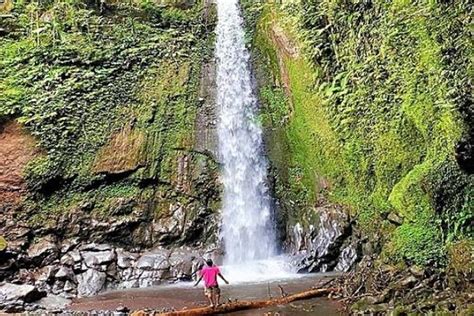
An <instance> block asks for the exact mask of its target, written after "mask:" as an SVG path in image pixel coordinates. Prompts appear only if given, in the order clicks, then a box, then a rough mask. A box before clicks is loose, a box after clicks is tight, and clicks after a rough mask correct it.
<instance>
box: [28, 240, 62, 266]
mask: <svg viewBox="0 0 474 316" xmlns="http://www.w3.org/2000/svg"><path fill="white" fill-rule="evenodd" d="M27 253H28V257H29V258H30V260H32V261H33V262H34V263H35V264H36V265H47V264H50V263H52V262H53V261H54V260H55V259H56V258H57V254H58V253H59V249H58V247H57V246H56V244H55V243H54V242H53V241H52V240H51V239H49V238H43V239H41V240H39V241H37V242H36V243H35V244H33V245H32V246H30V248H29V249H28V251H27Z"/></svg>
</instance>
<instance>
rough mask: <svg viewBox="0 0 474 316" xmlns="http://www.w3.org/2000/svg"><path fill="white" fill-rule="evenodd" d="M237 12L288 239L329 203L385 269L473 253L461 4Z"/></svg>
mask: <svg viewBox="0 0 474 316" xmlns="http://www.w3.org/2000/svg"><path fill="white" fill-rule="evenodd" d="M244 4H245V6H246V8H247V10H246V12H247V17H248V21H249V34H250V35H251V40H249V43H251V44H252V46H253V47H254V52H255V63H256V67H257V77H259V80H258V81H259V85H260V98H261V102H262V105H263V107H264V109H265V113H264V114H263V115H262V120H263V124H265V125H267V126H268V129H267V130H268V133H267V134H268V144H269V145H268V152H269V155H270V158H271V160H272V162H273V166H274V168H275V174H276V177H277V180H276V181H277V184H276V192H277V195H278V197H279V200H280V202H281V203H282V209H283V213H282V217H283V222H286V223H287V224H288V227H287V241H290V242H292V243H293V244H294V242H295V237H294V235H295V232H298V231H306V232H308V234H309V235H310V236H314V235H315V234H317V232H313V233H312V232H311V231H312V230H313V228H312V227H311V226H313V227H314V226H316V228H317V225H319V224H318V223H319V222H320V219H321V214H322V212H324V210H321V207H320V206H324V205H334V204H335V205H339V206H342V207H343V208H344V209H345V210H346V213H347V214H348V215H349V216H350V218H351V221H352V222H353V225H351V226H352V227H353V228H354V229H356V230H357V234H359V235H360V236H370V237H368V238H369V239H368V240H366V242H364V243H362V245H363V247H364V249H363V250H364V253H365V254H374V253H381V254H382V258H384V260H385V261H386V262H392V263H394V262H395V263H396V262H398V263H408V264H419V265H427V264H429V265H432V264H434V265H439V266H445V265H446V264H449V262H450V260H451V261H452V260H454V261H455V260H456V258H453V257H450V256H449V253H452V249H456V247H461V248H462V247H464V245H466V243H467V244H470V245H471V246H470V247H472V226H471V224H472V214H473V207H474V202H473V200H472V197H473V184H474V181H473V175H472V163H473V160H472V159H473V156H472V146H473V144H472V143H473V138H472V137H473V134H472V133H473V124H472V122H473V107H472V95H471V93H470V89H471V88H472V82H471V79H470V78H471V76H470V75H469V74H470V73H471V72H472V65H471V63H470V61H469V59H470V56H472V42H470V41H469V32H468V24H469V21H470V18H469V16H470V13H472V12H471V11H470V10H471V8H470V6H469V5H468V4H467V2H462V1H461V2H449V1H448V2H446V3H445V2H443V3H441V2H440V3H435V2H433V3H431V2H430V3H417V4H412V3H411V2H409V1H394V2H393V3H392V2H390V3H385V2H384V3H382V2H377V1H283V2H280V3H275V2H270V1H269V2H268V3H254V2H249V1H244ZM297 223H299V224H298V225H297V226H296V229H295V228H294V227H295V226H294V225H296V224H297ZM298 238H299V237H298ZM298 238H296V240H298ZM310 238H311V237H310ZM298 243H299V244H301V241H298ZM293 246H294V245H293ZM298 247H300V246H298Z"/></svg>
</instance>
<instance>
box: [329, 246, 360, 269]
mask: <svg viewBox="0 0 474 316" xmlns="http://www.w3.org/2000/svg"><path fill="white" fill-rule="evenodd" d="M358 258H359V255H358V251H357V244H356V243H351V244H349V245H347V246H346V247H345V248H344V249H343V250H342V251H341V254H340V255H339V258H338V260H337V261H338V262H337V265H336V267H335V268H334V270H336V271H340V272H347V271H349V270H350V269H351V268H352V266H353V265H354V263H355V262H356V261H357V259H358Z"/></svg>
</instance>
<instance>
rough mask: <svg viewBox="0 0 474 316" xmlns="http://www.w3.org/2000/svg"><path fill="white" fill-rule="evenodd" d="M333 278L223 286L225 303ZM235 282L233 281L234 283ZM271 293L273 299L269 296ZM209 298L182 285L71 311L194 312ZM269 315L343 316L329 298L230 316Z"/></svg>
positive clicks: (129, 293) (93, 301) (106, 297)
mask: <svg viewBox="0 0 474 316" xmlns="http://www.w3.org/2000/svg"><path fill="white" fill-rule="evenodd" d="M332 276H333V275H331V274H312V275H302V276H299V277H297V278H292V279H284V280H273V281H269V282H258V283H239V284H230V285H222V286H221V290H222V299H221V302H226V301H227V300H229V299H231V300H235V299H237V300H259V299H267V298H269V296H270V295H271V296H272V297H280V295H281V293H280V289H279V287H278V285H281V287H282V288H283V289H284V291H285V292H287V293H288V294H293V293H297V292H302V291H305V290H308V289H310V288H311V287H313V286H315V285H317V284H318V283H322V282H324V281H325V279H327V278H329V277H332ZM230 281H231V282H232V280H230ZM269 293H270V295H269ZM205 305H206V298H205V297H204V294H203V289H202V286H199V287H193V283H191V282H189V283H178V284H173V285H163V286H157V287H150V288H141V289H127V290H115V291H110V292H106V293H103V294H100V295H97V296H94V297H87V298H80V299H76V300H74V302H73V303H72V305H71V306H70V307H69V308H70V309H71V310H77V311H90V310H112V311H113V310H115V309H116V308H117V307H119V306H126V307H128V308H129V309H131V310H137V309H150V310H162V309H164V308H175V309H182V308H185V307H186V308H192V307H197V306H205ZM266 312H279V314H280V315H288V316H290V315H291V316H300V315H315V316H318V315H325V316H331V315H342V312H341V305H340V304H339V303H338V302H337V301H335V300H331V299H328V298H314V299H310V300H305V301H297V302H293V303H291V304H288V305H285V306H274V307H270V308H264V309H258V310H249V311H241V312H235V313H231V314H227V315H263V314H265V313H266Z"/></svg>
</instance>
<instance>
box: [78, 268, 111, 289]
mask: <svg viewBox="0 0 474 316" xmlns="http://www.w3.org/2000/svg"><path fill="white" fill-rule="evenodd" d="M106 278H107V274H106V273H105V272H102V271H97V270H95V269H89V270H87V271H86V272H84V273H81V274H79V275H77V281H78V286H77V294H78V296H91V295H96V294H98V293H99V292H100V291H101V290H103V289H104V288H105V281H106Z"/></svg>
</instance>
